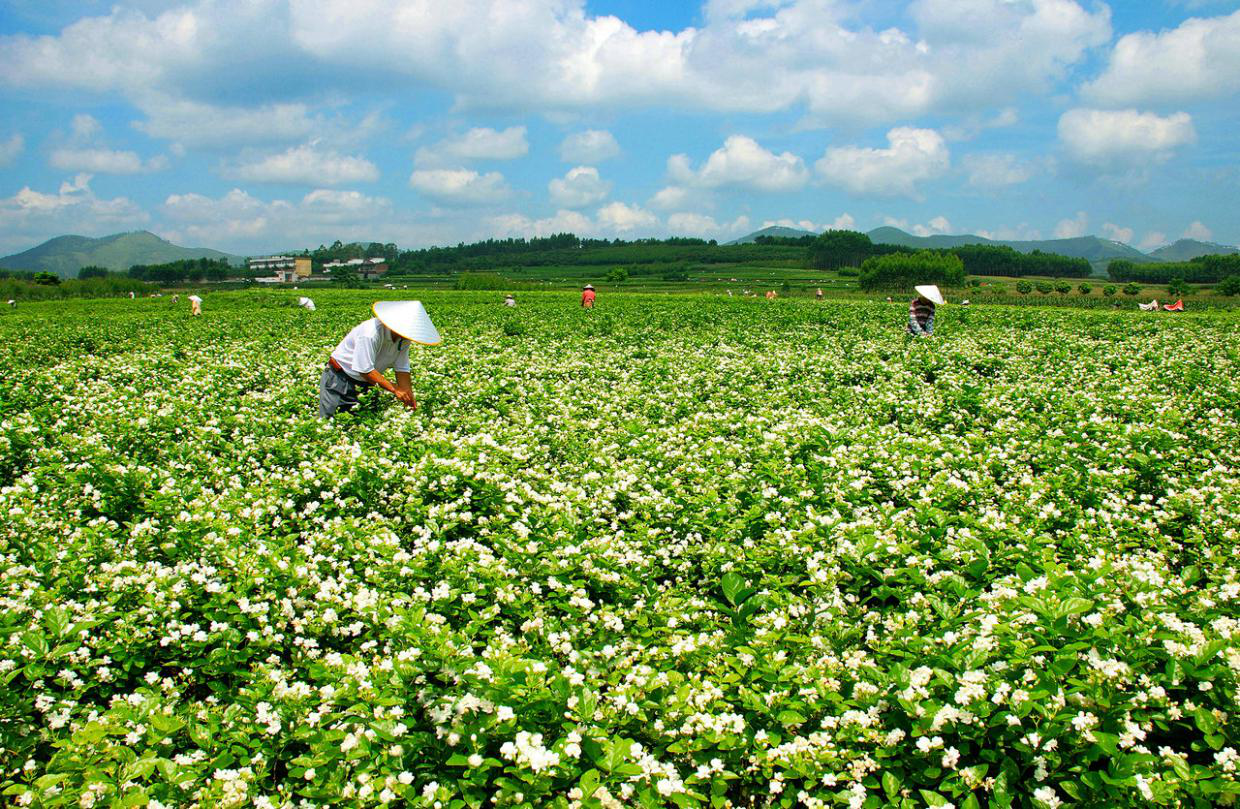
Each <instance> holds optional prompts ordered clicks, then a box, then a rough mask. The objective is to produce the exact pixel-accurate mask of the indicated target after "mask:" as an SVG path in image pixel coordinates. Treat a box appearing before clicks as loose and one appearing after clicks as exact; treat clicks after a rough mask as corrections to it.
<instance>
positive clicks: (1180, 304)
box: [1163, 298, 1184, 312]
mask: <svg viewBox="0 0 1240 809" xmlns="http://www.w3.org/2000/svg"><path fill="white" fill-rule="evenodd" d="M1163 311H1164V312H1183V311H1184V299H1183V298H1180V299H1179V300H1178V301H1176V302H1175V303H1167V304H1163Z"/></svg>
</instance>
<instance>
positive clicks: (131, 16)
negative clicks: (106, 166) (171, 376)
mask: <svg viewBox="0 0 1240 809" xmlns="http://www.w3.org/2000/svg"><path fill="white" fill-rule="evenodd" d="M1086 6H1088V8H1087V7H1086ZM908 11H909V13H908V15H907V19H908V20H909V23H908V25H907V26H906V27H905V28H904V29H897V28H886V29H882V30H877V29H876V28H874V27H872V26H871V25H869V24H867V23H865V22H861V21H858V19H857V17H856V14H855V10H854V9H853V8H852V5H851V4H846V3H836V2H828V0H779V2H761V3H749V2H745V3H733V4H731V5H730V6H727V5H726V4H719V3H712V4H711V5H709V6H708V7H707V10H706V13H705V14H704V21H703V24H702V25H701V26H699V27H691V28H685V29H683V30H680V31H675V32H671V31H638V30H635V29H634V28H633V27H631V26H630V25H628V24H627V23H625V22H624V21H622V20H620V19H618V18H617V17H614V16H591V14H590V13H589V12H588V11H587V7H586V4H585V0H457V2H452V3H437V2H431V0H410V2H404V3H394V2H390V0H255V1H254V2H250V3H243V4H237V3H233V4H226V5H222V4H220V3H219V2H218V0H193V1H192V2H188V3H186V4H185V5H182V6H178V7H176V8H172V9H168V10H165V11H162V13H158V14H154V15H153V16H148V15H146V14H143V13H141V12H140V11H136V10H134V9H132V8H126V7H125V6H120V5H118V6H116V7H115V8H114V9H113V10H112V11H111V12H110V13H109V14H107V15H104V16H95V17H85V18H83V19H81V20H79V21H77V22H75V23H73V24H71V25H69V26H67V27H65V28H64V29H63V30H61V31H60V32H59V33H57V34H54V35H49V36H41V35H30V34H16V35H9V36H5V37H2V38H0V82H2V83H4V84H7V85H9V86H13V87H23V88H49V87H70V88H77V89H86V90H90V91H94V92H116V93H120V94H122V95H124V96H126V97H127V98H129V99H130V100H131V101H134V102H135V103H139V102H143V100H145V103H139V106H142V107H143V108H153V110H152V113H151V115H152V118H154V116H156V115H159V116H162V117H163V118H164V120H163V121H162V122H156V121H155V120H152V121H151V122H150V123H149V125H150V126H151V129H152V130H154V131H168V130H170V129H177V130H178V131H181V132H185V130H184V129H183V128H182V127H178V126H171V125H170V124H172V123H173V122H174V120H183V115H179V114H177V113H176V112H175V111H173V112H172V113H171V114H170V113H169V112H168V111H167V110H162V109H160V108H161V107H163V106H166V105H164V104H160V103H158V102H155V101H153V99H154V98H156V97H157V96H159V97H162V98H164V99H165V100H166V99H184V100H188V101H189V103H198V104H208V105H222V104H226V103H234V104H235V103H237V102H236V101H235V100H232V99H235V93H236V90H237V88H236V85H235V84H234V83H232V82H227V81H222V80H221V77H222V76H227V75H230V74H231V73H233V72H235V71H236V69H237V66H238V65H244V67H245V73H246V77H247V82H248V86H247V88H246V89H247V91H248V92H249V93H250V94H251V97H252V98H254V99H256V100H260V101H262V102H263V103H267V102H269V100H270V99H271V98H275V97H280V96H283V97H284V98H288V97H289V94H290V90H289V88H290V85H294V84H295V85H297V91H298V92H300V93H301V94H302V96H303V97H311V96H314V97H319V98H328V97H350V96H352V95H356V94H357V93H359V92H364V91H370V90H372V89H373V88H374V87H375V86H383V85H394V84H400V85H403V86H405V87H430V88H435V89H439V90H443V91H446V92H448V93H451V94H453V95H454V96H455V97H456V99H457V102H458V107H460V108H468V107H477V106H488V107H502V108H507V109H521V110H526V111H529V110H538V111H546V112H551V111H557V110H578V109H583V108H606V109H615V108H620V107H629V108H632V107H643V106H658V107H665V106H668V105H674V106H678V107H684V108H691V109H702V110H715V111H725V112H743V113H769V112H776V111H787V110H804V111H805V123H807V124H809V125H813V126H829V125H841V124H842V125H847V126H857V125H864V124H874V123H894V122H897V121H899V120H908V119H909V118H911V117H916V116H919V115H923V114H928V113H931V112H934V111H936V110H940V109H944V108H953V109H957V110H962V111H965V110H975V111H980V110H986V109H988V108H993V107H995V106H998V105H1002V104H1006V103H1008V101H1009V100H1010V99H1011V98H1012V97H1014V96H1015V95H1018V94H1020V93H1028V92H1042V91H1045V90H1047V89H1048V88H1049V86H1050V84H1051V83H1052V82H1054V81H1056V80H1058V79H1059V78H1061V77H1062V76H1063V75H1064V74H1065V71H1066V70H1067V69H1068V68H1069V67H1071V66H1072V65H1075V64H1077V63H1078V62H1079V61H1080V60H1081V59H1082V58H1083V57H1084V55H1085V54H1086V53H1087V52H1088V51H1089V49H1090V48H1092V47H1094V46H1097V45H1100V44H1103V43H1105V42H1107V41H1108V40H1109V38H1110V34H1111V26H1110V13H1109V10H1108V9H1107V8H1106V6H1105V5H1102V4H1097V5H1094V4H1092V3H1088V4H1082V3H1081V2H1077V1H1076V0H1023V1H1022V2H1011V1H1010V0H969V2H966V3H962V2H958V0H916V1H915V2H913V3H912V4H911V5H910V6H909V10H908ZM224 12H226V13H224ZM290 66H297V69H295V70H294V69H293V68H291V67H290ZM290 78H293V79H295V81H293V82H290ZM174 103H175V102H174ZM170 119H171V120H170ZM199 120H202V119H199ZM224 125H225V126H228V124H227V123H224ZM204 129H209V127H205V128H204ZM185 134H187V135H188V136H189V137H195V136H196V133H192V132H185ZM255 134H257V135H261V134H262V133H261V132H258V131H256V132H255ZM197 136H198V137H203V138H206V137H209V133H207V132H204V133H201V134H200V135H197ZM304 136H305V135H304V134H302V135H300V136H299V137H304ZM572 162H578V161H575V160H574V161H572Z"/></svg>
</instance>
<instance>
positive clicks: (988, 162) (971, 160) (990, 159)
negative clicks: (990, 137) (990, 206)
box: [961, 152, 1033, 189]
mask: <svg viewBox="0 0 1240 809" xmlns="http://www.w3.org/2000/svg"><path fill="white" fill-rule="evenodd" d="M961 163H962V164H963V165H964V169H965V171H966V172H967V173H968V175H969V185H971V186H973V187H975V188H984V189H998V188H1007V187H1009V186H1013V185H1019V184H1021V183H1023V182H1025V181H1027V180H1028V179H1029V178H1031V177H1032V176H1033V165H1032V164H1031V163H1028V162H1026V161H1024V160H1021V159H1020V158H1018V157H1017V156H1016V155H1014V154H1010V153H1006V152H1004V153H995V154H970V155H965V156H964V159H963V160H962V161H961Z"/></svg>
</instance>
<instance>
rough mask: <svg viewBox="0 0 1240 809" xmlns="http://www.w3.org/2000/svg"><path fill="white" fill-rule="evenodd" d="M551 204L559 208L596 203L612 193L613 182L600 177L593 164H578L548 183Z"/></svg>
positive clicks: (579, 206)
mask: <svg viewBox="0 0 1240 809" xmlns="http://www.w3.org/2000/svg"><path fill="white" fill-rule="evenodd" d="M547 191H548V193H549V194H550V196H551V204H552V205H555V206H556V207H559V208H585V207H587V206H590V205H596V204H598V203H600V202H602V201H603V200H604V199H606V198H607V195H608V194H609V193H611V183H609V182H607V181H605V180H603V179H602V178H600V177H599V173H598V169H596V168H594V167H593V166H577V167H576V168H573V169H569V170H568V173H567V174H565V175H564V176H563V177H557V178H555V179H554V180H552V181H551V182H550V183H548V184H547Z"/></svg>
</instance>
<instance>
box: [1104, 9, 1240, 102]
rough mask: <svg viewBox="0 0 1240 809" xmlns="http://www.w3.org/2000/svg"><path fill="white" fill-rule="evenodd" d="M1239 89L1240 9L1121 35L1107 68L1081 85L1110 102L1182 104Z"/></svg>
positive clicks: (1229, 94) (1232, 92)
mask: <svg viewBox="0 0 1240 809" xmlns="http://www.w3.org/2000/svg"><path fill="white" fill-rule="evenodd" d="M1238 91H1240V11H1237V12H1235V13H1233V14H1230V15H1228V16H1225V17H1212V18H1208V19H1201V18H1192V19H1188V20H1185V21H1184V22H1183V23H1181V24H1180V25H1179V27H1177V28H1173V29H1171V30H1166V31H1160V32H1158V33H1153V32H1150V31H1139V32H1137V33H1132V34H1128V35H1126V36H1124V37H1121V38H1120V40H1119V41H1118V42H1117V43H1115V48H1114V49H1113V50H1112V52H1111V58H1110V61H1109V62H1108V64H1107V67H1106V70H1104V71H1103V73H1102V75H1101V76H1099V77H1098V78H1097V79H1095V80H1094V81H1092V82H1089V83H1088V84H1086V85H1085V86H1084V88H1082V95H1083V96H1084V97H1085V98H1087V99H1088V100H1090V101H1092V102H1094V103H1096V104H1102V105H1107V106H1130V105H1134V104H1142V105H1146V104H1176V105H1180V104H1184V103H1186V102H1188V101H1197V100H1205V99H1213V98H1224V97H1227V96H1231V95H1233V94H1235V93H1236V92H1238Z"/></svg>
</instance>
